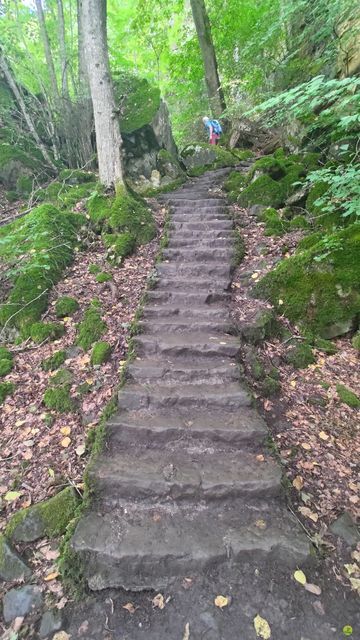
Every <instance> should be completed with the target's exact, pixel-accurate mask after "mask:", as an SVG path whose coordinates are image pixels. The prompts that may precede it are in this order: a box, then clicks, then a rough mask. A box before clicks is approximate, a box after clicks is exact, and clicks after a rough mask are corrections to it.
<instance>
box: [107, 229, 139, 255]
mask: <svg viewBox="0 0 360 640" xmlns="http://www.w3.org/2000/svg"><path fill="white" fill-rule="evenodd" d="M103 241H104V244H105V246H106V247H107V249H108V258H109V259H115V258H120V259H122V258H126V257H127V256H129V255H131V254H132V253H133V251H134V249H135V246H136V240H135V238H134V236H133V235H132V233H129V232H126V233H107V234H104V235H103Z"/></svg>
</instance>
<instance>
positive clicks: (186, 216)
mask: <svg viewBox="0 0 360 640" xmlns="http://www.w3.org/2000/svg"><path fill="white" fill-rule="evenodd" d="M228 219H229V216H227V215H226V213H224V212H223V211H211V212H209V211H205V212H202V211H201V212H199V211H192V212H191V211H183V210H182V209H181V210H179V211H177V212H176V213H173V214H172V215H171V220H172V222H188V221H190V220H191V222H207V221H208V220H228Z"/></svg>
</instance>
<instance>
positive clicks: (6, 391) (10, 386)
mask: <svg viewBox="0 0 360 640" xmlns="http://www.w3.org/2000/svg"><path fill="white" fill-rule="evenodd" d="M14 391H15V385H14V383H13V382H0V405H1V404H2V403H3V402H4V400H5V398H6V397H7V396H10V395H11V394H12V393H14Z"/></svg>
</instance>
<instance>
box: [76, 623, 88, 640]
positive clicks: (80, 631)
mask: <svg viewBox="0 0 360 640" xmlns="http://www.w3.org/2000/svg"><path fill="white" fill-rule="evenodd" d="M88 631H89V621H88V620H84V622H82V623H81V625H80V627H79V628H78V636H83V635H84V634H85V633H87V632H88Z"/></svg>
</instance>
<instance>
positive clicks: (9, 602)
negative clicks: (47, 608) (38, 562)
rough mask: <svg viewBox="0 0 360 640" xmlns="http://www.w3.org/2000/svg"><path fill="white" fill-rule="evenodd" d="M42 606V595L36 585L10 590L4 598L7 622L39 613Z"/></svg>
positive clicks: (4, 611) (4, 613)
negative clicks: (34, 612) (32, 613)
mask: <svg viewBox="0 0 360 640" xmlns="http://www.w3.org/2000/svg"><path fill="white" fill-rule="evenodd" d="M41 605H42V593H41V590H40V588H39V587H37V586H35V585H25V586H24V587H19V588H18V589H10V591H8V592H7V593H5V595H4V597H3V615H4V620H5V622H11V621H12V620H15V618H19V617H23V616H26V615H27V614H28V613H31V612H33V611H37V610H38V609H40V607H41Z"/></svg>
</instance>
